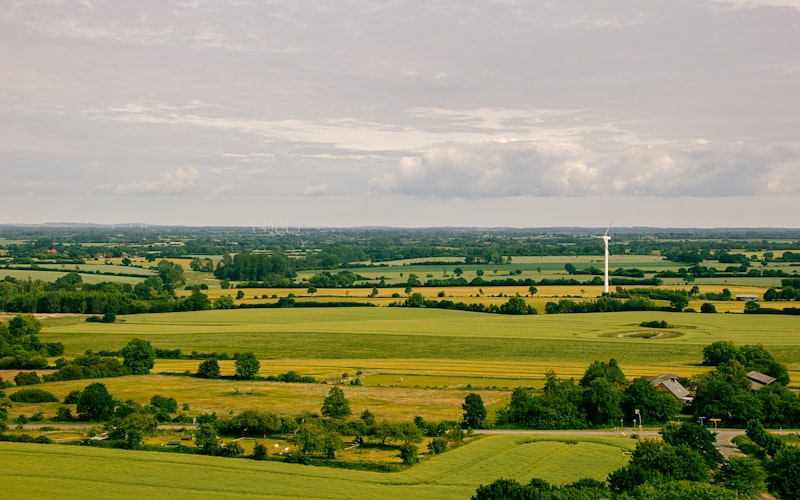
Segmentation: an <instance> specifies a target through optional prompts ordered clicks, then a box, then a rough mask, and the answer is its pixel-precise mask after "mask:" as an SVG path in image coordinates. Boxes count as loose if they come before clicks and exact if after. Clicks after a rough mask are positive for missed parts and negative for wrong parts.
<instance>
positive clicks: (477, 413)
mask: <svg viewBox="0 0 800 500" xmlns="http://www.w3.org/2000/svg"><path fill="white" fill-rule="evenodd" d="M461 409H462V410H464V424H466V426H467V427H469V428H470V429H482V428H484V427H485V426H486V416H487V412H486V407H485V406H484V405H483V398H481V395H480V394H477V393H474V392H473V393H470V394H467V397H466V398H464V404H462V405H461Z"/></svg>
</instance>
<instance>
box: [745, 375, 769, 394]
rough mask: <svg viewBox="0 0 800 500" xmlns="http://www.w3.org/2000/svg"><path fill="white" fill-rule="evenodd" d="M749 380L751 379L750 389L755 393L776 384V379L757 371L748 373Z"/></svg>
mask: <svg viewBox="0 0 800 500" xmlns="http://www.w3.org/2000/svg"><path fill="white" fill-rule="evenodd" d="M747 378H748V379H750V388H751V389H752V390H754V391H757V390H759V389H761V388H762V387H764V386H765V385H769V384H771V383H773V382H775V377H770V376H769V375H766V374H764V373H761V372H757V371H755V370H753V371H751V372H747Z"/></svg>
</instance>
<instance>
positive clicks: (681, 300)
mask: <svg viewBox="0 0 800 500" xmlns="http://www.w3.org/2000/svg"><path fill="white" fill-rule="evenodd" d="M669 305H670V306H671V307H672V308H673V309H675V310H676V311H679V312H680V311H683V309H684V308H685V307H686V306H688V305H689V299H687V298H686V297H684V296H683V295H678V294H676V295H673V296H672V298H670V299H669Z"/></svg>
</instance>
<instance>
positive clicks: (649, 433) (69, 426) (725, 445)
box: [22, 423, 798, 458]
mask: <svg viewBox="0 0 800 500" xmlns="http://www.w3.org/2000/svg"><path fill="white" fill-rule="evenodd" d="M96 425H97V424H83V423H52V424H25V425H23V426H22V427H23V428H24V429H29V430H36V429H41V428H43V427H45V428H48V429H63V430H80V429H89V428H91V427H95V426H96ZM158 428H159V430H183V429H185V430H195V429H197V427H196V426H193V425H188V424H187V425H180V424H163V425H159V426H158ZM712 431H713V432H716V433H717V448H719V451H720V452H721V453H722V456H724V457H725V458H728V457H736V456H742V453H741V452H740V451H739V448H737V447H736V446H735V445H734V444H732V443H731V441H732V440H733V438H734V437H736V436H739V435H741V434H744V430H743V429H712ZM473 432H474V433H475V434H484V435H492V434H495V435H497V434H519V435H530V434H539V435H542V434H544V435H550V436H574V437H580V436H614V437H617V436H632V435H634V434H636V435H639V436H646V437H650V438H655V437H658V436H659V433H658V431H657V430H643V431H641V432H638V431H634V430H632V429H626V430H624V431H618V430H615V431H610V430H580V431H579V430H565V431H543V430H523V429H477V430H475V431H473ZM770 432H771V433H773V434H796V433H797V432H798V431H796V430H779V431H776V430H770Z"/></svg>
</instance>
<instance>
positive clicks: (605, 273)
mask: <svg viewBox="0 0 800 500" xmlns="http://www.w3.org/2000/svg"><path fill="white" fill-rule="evenodd" d="M612 224H614V221H611V224H609V225H608V227H607V228H606V232H605V234H603V236H594V238H603V246H604V247H605V266H604V267H603V278H604V280H603V293H608V241H609V240H610V239H611V236H609V235H608V232H609V231H610V230H611V225H612Z"/></svg>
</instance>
